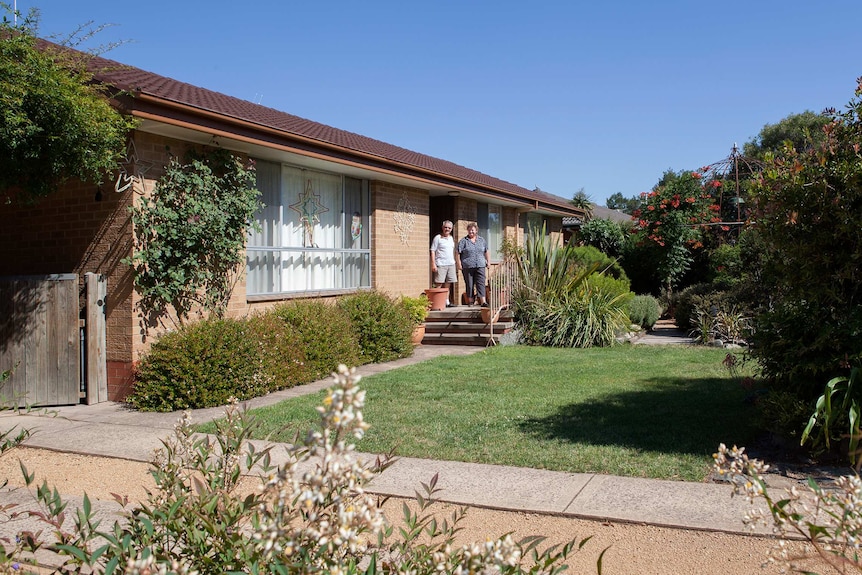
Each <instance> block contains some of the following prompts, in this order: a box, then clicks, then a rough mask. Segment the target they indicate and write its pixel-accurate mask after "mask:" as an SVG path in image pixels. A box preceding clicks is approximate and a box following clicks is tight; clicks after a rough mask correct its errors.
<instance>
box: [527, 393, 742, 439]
mask: <svg viewBox="0 0 862 575" xmlns="http://www.w3.org/2000/svg"><path fill="white" fill-rule="evenodd" d="M644 386H645V387H646V388H647V389H642V390H637V391H630V392H625V393H618V394H612V395H607V396H605V397H602V398H600V399H595V400H592V401H591V402H589V403H573V404H568V405H564V406H561V407H560V408H558V409H557V411H556V413H553V414H551V415H548V416H546V417H541V418H528V419H526V420H524V421H523V422H522V423H521V425H520V427H521V430H522V431H524V432H525V433H528V434H531V435H533V436H535V437H538V438H540V439H545V440H553V441H561V442H571V443H577V444H587V445H616V446H619V447H626V448H631V449H640V450H646V451H661V452H666V453H692V454H697V455H701V454H705V453H713V452H714V451H715V449H716V447H717V446H718V444H719V443H720V442H724V443H727V444H728V445H731V444H733V443H737V444H738V445H745V444H746V443H747V442H748V441H750V440H751V439H752V438H753V436H754V427H753V425H752V422H751V419H752V415H753V414H754V408H753V406H752V405H751V404H750V403H748V402H746V401H745V397H746V393H745V391H744V390H743V389H742V388H741V387H740V386H739V384H737V383H736V382H728V381H727V380H721V379H714V378H704V379H689V378H685V379H673V378H656V379H651V380H645V381H644Z"/></svg>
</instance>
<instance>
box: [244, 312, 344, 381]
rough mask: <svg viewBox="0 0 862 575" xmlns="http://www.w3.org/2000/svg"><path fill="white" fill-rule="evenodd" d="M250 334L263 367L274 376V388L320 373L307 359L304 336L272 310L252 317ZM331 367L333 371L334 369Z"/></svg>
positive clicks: (271, 376) (268, 375)
mask: <svg viewBox="0 0 862 575" xmlns="http://www.w3.org/2000/svg"><path fill="white" fill-rule="evenodd" d="M247 322H248V327H249V331H248V333H249V337H250V338H252V339H253V340H254V341H255V342H257V348H258V352H259V353H260V362H261V369H262V371H263V373H265V374H266V375H267V377H269V378H271V380H272V385H271V390H273V391H274V390H277V389H285V388H288V387H293V386H295V385H300V384H303V383H308V382H310V381H314V380H315V379H318V378H319V377H320V376H319V375H317V372H316V371H315V369H314V364H313V363H312V362H309V361H308V360H307V359H306V353H305V349H304V347H303V342H302V339H301V338H299V337H298V336H297V335H296V334H295V333H293V332H292V331H291V330H290V328H289V326H288V325H287V324H286V323H285V322H284V321H283V320H282V319H280V318H278V317H277V316H276V315H275V314H273V313H271V312H266V313H260V314H255V315H253V316H251V317H250V318H248V320H247ZM332 369H334V368H331V369H330V370H329V372H327V373H330V372H331V371H332Z"/></svg>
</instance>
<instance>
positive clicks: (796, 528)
mask: <svg viewBox="0 0 862 575" xmlns="http://www.w3.org/2000/svg"><path fill="white" fill-rule="evenodd" d="M713 457H714V458H715V465H714V466H713V471H714V472H715V473H717V474H718V475H720V476H723V477H727V479H728V480H729V481H730V482H731V484H732V485H733V495H740V494H741V495H745V496H746V498H747V499H748V502H749V504H750V505H751V506H752V509H751V510H750V511H749V512H748V513H746V514H745V518H744V519H743V522H744V523H745V524H747V525H748V526H749V528H751V529H752V530H753V529H754V528H755V527H757V526H758V525H764V526H766V527H771V528H772V533H773V534H774V536H775V539H776V544H775V546H773V548H772V549H770V553H769V558H768V563H769V564H775V565H776V566H777V567H778V568H779V570H780V572H781V573H785V572H789V571H794V572H797V573H813V572H814V571H812V568H817V569H818V570H820V569H822V568H823V567H824V565H822V564H817V565H815V564H814V560H815V559H820V560H822V562H823V563H826V564H827V565H828V566H829V567H831V569H829V572H832V573H858V572H860V570H862V557H860V555H859V525H860V523H862V512H860V506H859V497H860V494H862V479H860V477H859V475H858V474H857V475H853V476H842V477H839V478H838V480H837V481H836V482H835V484H834V485H830V486H829V488H828V489H825V488H822V487H820V486H819V485H818V484H817V483H816V482H815V481H814V480H813V479H811V478H809V480H808V485H807V486H806V487H803V488H802V489H799V488H797V487H795V486H794V487H791V488H787V489H785V491H784V493H783V494H782V495H781V496H779V497H775V496H773V495H772V494H771V493H770V488H769V485H768V484H767V483H766V480H765V479H764V477H763V475H764V474H765V473H766V471H767V470H768V469H769V466H768V465H764V464H763V463H762V462H761V461H758V460H756V459H749V457H748V455H746V453H745V448H744V447H743V448H737V447H736V446H733V448H731V449H728V448H727V447H726V446H725V445H724V444H723V443H722V444H721V445H719V447H718V453H716V454H714V455H713ZM764 504H765V509H764ZM799 538H801V539H802V540H804V541H806V542H807V543H808V544H809V545H807V546H806V548H805V549H804V550H803V552H791V551H790V550H789V549H788V547H787V546H786V545H785V543H786V542H787V541H788V540H792V539H799ZM764 564H766V563H764Z"/></svg>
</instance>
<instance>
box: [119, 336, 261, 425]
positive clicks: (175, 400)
mask: <svg viewBox="0 0 862 575" xmlns="http://www.w3.org/2000/svg"><path fill="white" fill-rule="evenodd" d="M260 347H261V346H260V345H259V343H258V341H257V338H256V337H255V334H254V332H253V330H252V329H251V328H250V325H249V323H248V322H246V321H242V320H235V319H215V320H205V321H200V322H197V323H194V324H191V325H188V326H186V327H184V328H183V329H181V330H179V331H175V332H170V333H166V334H164V335H162V336H161V337H160V338H159V340H158V341H156V342H155V343H154V344H153V346H152V348H151V349H150V352H149V353H148V354H147V356H146V357H145V358H143V359H142V360H141V362H140V364H139V365H138V369H137V373H136V382H135V388H134V390H133V391H132V394H131V395H130V396H129V397H128V398H127V401H128V402H129V404H130V405H132V406H133V407H135V408H137V409H140V410H141V411H175V410H178V409H194V408H199V407H215V406H218V405H225V404H227V403H228V400H229V399H230V398H231V397H235V398H237V399H249V398H252V397H255V396H258V395H263V394H265V393H267V392H268V391H269V390H270V389H271V385H272V377H271V376H270V375H268V374H265V372H264V370H263V369H262V361H261V354H260Z"/></svg>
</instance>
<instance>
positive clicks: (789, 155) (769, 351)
mask: <svg viewBox="0 0 862 575" xmlns="http://www.w3.org/2000/svg"><path fill="white" fill-rule="evenodd" d="M855 88H856V90H855V94H854V96H853V98H852V99H851V100H850V102H849V103H848V104H847V106H846V108H845V110H844V111H837V110H828V111H827V112H826V113H825V114H824V115H825V116H826V120H825V125H824V126H823V130H822V131H821V132H820V133H818V134H816V136H815V135H814V134H810V135H809V136H810V137H809V138H806V141H805V143H804V144H803V145H801V146H800V147H798V148H794V147H793V145H792V144H790V143H787V144H786V145H785V146H784V147H782V148H781V149H780V150H778V151H777V152H776V153H774V154H770V153H767V154H764V163H765V168H764V170H763V172H762V177H760V178H757V179H755V180H754V186H753V188H752V190H751V195H752V205H753V208H754V209H753V213H752V219H753V220H754V221H755V222H756V227H757V232H758V236H759V241H760V242H762V245H763V247H764V249H763V251H762V254H763V259H762V263H763V266H762V276H761V282H760V284H759V285H758V289H759V290H761V291H762V292H765V293H767V294H769V297H770V301H769V302H768V303H769V305H768V306H767V307H765V311H764V313H763V314H761V315H759V317H758V318H757V319H756V323H757V334H756V336H755V339H754V341H755V344H756V345H755V346H753V348H752V353H753V354H754V356H755V357H756V359H757V360H758V362H759V363H760V364H761V367H762V369H763V372H764V374H765V375H766V376H767V377H770V378H773V379H775V380H776V381H777V382H779V383H780V384H781V385H785V386H787V387H788V389H791V390H794V391H797V392H798V393H799V395H800V397H802V398H804V399H813V398H814V397H816V396H817V395H819V394H820V391H821V385H822V383H820V382H823V381H827V380H828V379H830V378H831V377H834V376H836V375H849V368H850V367H860V366H862V346H860V337H859V336H860V334H862V305H860V304H862V287H860V286H862V282H860V275H859V265H860V262H862V234H860V233H859V230H860V228H862V185H860V182H862V162H860V161H859V151H860V147H862V85H860V83H859V82H857V84H856V86H855Z"/></svg>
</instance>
